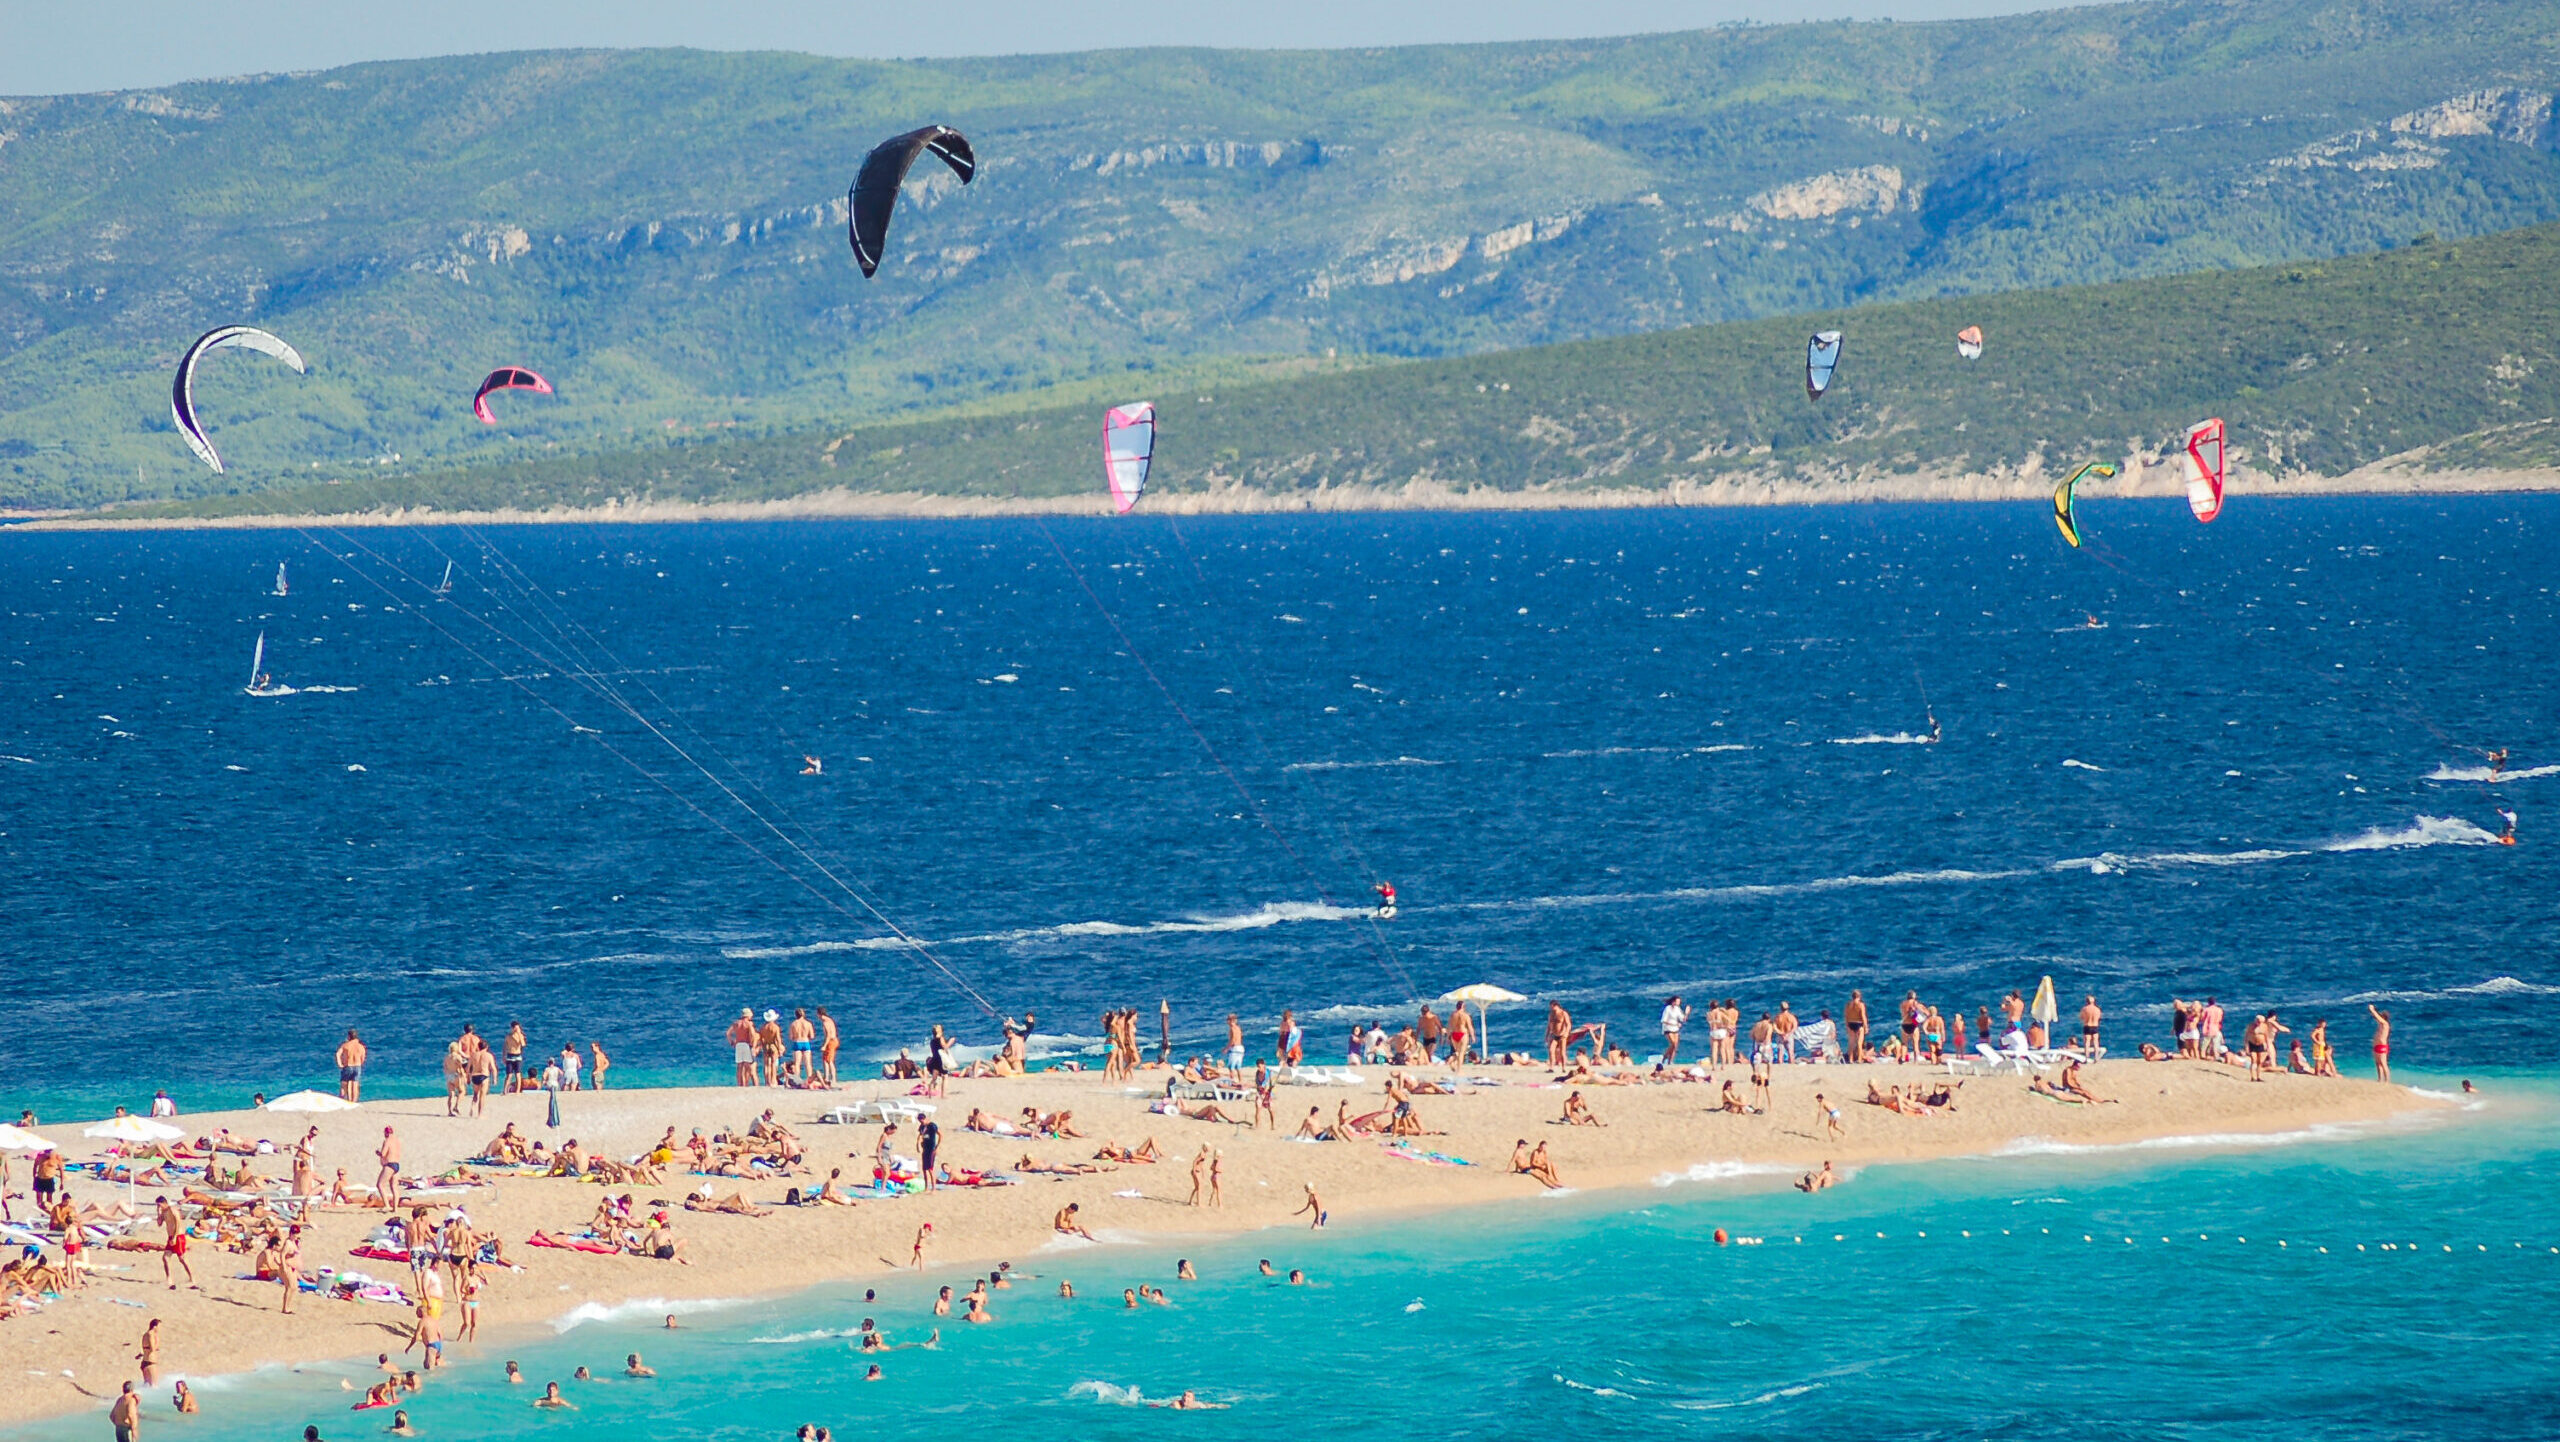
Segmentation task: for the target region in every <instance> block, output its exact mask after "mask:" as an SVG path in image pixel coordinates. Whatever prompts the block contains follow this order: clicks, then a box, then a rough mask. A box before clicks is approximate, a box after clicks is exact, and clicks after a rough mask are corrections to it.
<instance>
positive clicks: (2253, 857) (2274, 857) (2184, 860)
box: [2053, 848, 2311, 876]
mask: <svg viewBox="0 0 2560 1442" xmlns="http://www.w3.org/2000/svg"><path fill="white" fill-rule="evenodd" d="M2310 854H2311V853H2310V852H2308V851H2286V850H2281V849H2274V848H2261V849H2258V850H2254V851H2151V852H2143V853H2140V854H2137V855H2132V856H2128V855H2126V854H2124V853H2123V852H2120V851H2102V852H2100V853H2098V854H2097V855H2095V856H2074V857H2070V858H2067V859H2065V860H2062V861H2057V862H2055V863H2053V869H2054V870H2056V871H2086V872H2089V873H2090V874H2092V875H2096V876H2105V875H2107V874H2109V873H2111V872H2118V871H2143V870H2154V869H2157V868H2160V867H2167V866H2254V865H2256V864H2258V863H2259V862H2262V861H2283V860H2286V859H2288V858H2291V857H2296V856H2309V855H2310Z"/></svg>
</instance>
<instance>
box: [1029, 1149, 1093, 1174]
mask: <svg viewBox="0 0 2560 1442" xmlns="http://www.w3.org/2000/svg"><path fill="white" fill-rule="evenodd" d="M1013 1169H1014V1170H1015V1171H1017V1172H1024V1173H1028V1174H1030V1175H1033V1176H1053V1177H1081V1176H1090V1175H1093V1174H1094V1173H1097V1172H1107V1171H1112V1170H1114V1168H1111V1167H1097V1166H1095V1165H1094V1164H1093V1163H1091V1162H1044V1161H1042V1160H1040V1159H1039V1158H1038V1157H1035V1156H1033V1155H1031V1153H1029V1152H1024V1153H1023V1154H1022V1160H1021V1161H1018V1162H1015V1163H1014V1164H1013Z"/></svg>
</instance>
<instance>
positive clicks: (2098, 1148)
mask: <svg viewBox="0 0 2560 1442" xmlns="http://www.w3.org/2000/svg"><path fill="white" fill-rule="evenodd" d="M2370 1130H2371V1128H2370V1127H2368V1126H2363V1125H2357V1124H2350V1123H2340V1122H2315V1123H2313V1124H2312V1125H2310V1126H2307V1127H2300V1128H2297V1129H2295V1130H2292V1131H2283V1132H2196V1133H2192V1134H2188V1135H2183V1136H2172V1137H2146V1138H2144V1139H2143V1140H2141V1141H2137V1142H2059V1141H2055V1140H2054V1139H2053V1138H2051V1137H2017V1138H2014V1139H2012V1140H2011V1141H2009V1142H2008V1143H2007V1144H2006V1145H2004V1146H2002V1147H2001V1148H2000V1149H1999V1150H1997V1151H1995V1152H1993V1153H1991V1155H1993V1156H1995V1157H2076V1156H2088V1155H2094V1154H2096V1153H2100V1152H2177V1151H2195V1150H2198V1149H2202V1148H2218V1149H2224V1150H2233V1151H2237V1150H2250V1149H2256V1148H2260V1147H2290V1146H2299V1145H2300V1144H2302V1143H2304V1142H2343V1141H2350V1140H2353V1139H2354V1138H2356V1137H2359V1136H2363V1135H2365V1134H2366V1133H2367V1132H2368V1131H2370Z"/></svg>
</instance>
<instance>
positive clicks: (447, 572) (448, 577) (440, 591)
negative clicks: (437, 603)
mask: <svg viewBox="0 0 2560 1442" xmlns="http://www.w3.org/2000/svg"><path fill="white" fill-rule="evenodd" d="M436 594H437V595H439V596H450V595H452V594H453V562H451V561H447V562H445V563H444V579H443V580H441V581H438V582H436Z"/></svg>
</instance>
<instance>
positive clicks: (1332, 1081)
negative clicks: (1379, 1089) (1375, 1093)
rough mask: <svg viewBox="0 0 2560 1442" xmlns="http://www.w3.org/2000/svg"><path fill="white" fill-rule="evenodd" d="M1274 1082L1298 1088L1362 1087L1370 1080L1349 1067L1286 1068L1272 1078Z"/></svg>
mask: <svg viewBox="0 0 2560 1442" xmlns="http://www.w3.org/2000/svg"><path fill="white" fill-rule="evenodd" d="M1272 1080H1273V1081H1275V1082H1278V1083H1280V1084H1281V1085H1283V1086H1297V1087H1360V1086H1367V1085H1368V1084H1369V1079H1368V1078H1367V1077H1364V1076H1362V1075H1360V1073H1358V1072H1356V1071H1353V1070H1351V1069H1350V1068H1349V1067H1336V1066H1293V1067H1284V1068H1282V1069H1281V1070H1280V1071H1278V1072H1277V1073H1275V1074H1274V1075H1273V1076H1272Z"/></svg>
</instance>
